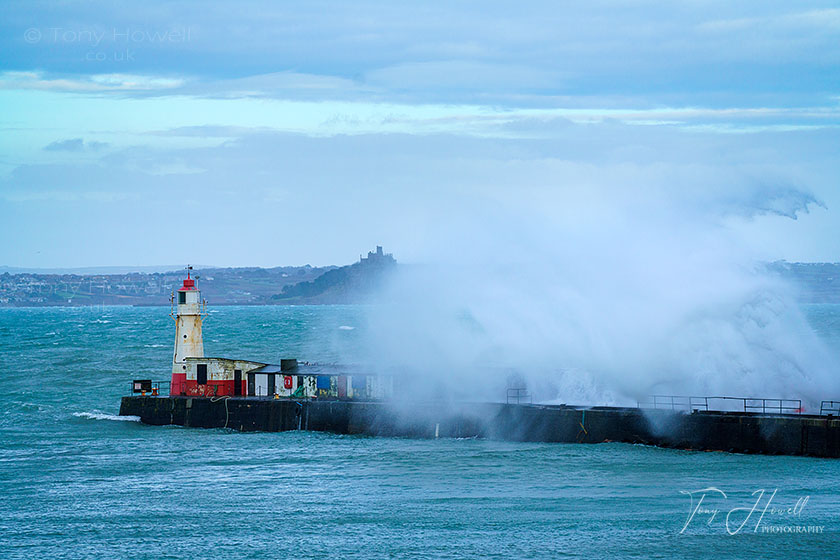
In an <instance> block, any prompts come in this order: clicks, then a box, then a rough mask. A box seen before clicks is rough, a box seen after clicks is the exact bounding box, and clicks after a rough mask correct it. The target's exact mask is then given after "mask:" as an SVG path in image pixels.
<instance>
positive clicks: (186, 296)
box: [169, 266, 204, 395]
mask: <svg viewBox="0 0 840 560" xmlns="http://www.w3.org/2000/svg"><path fill="white" fill-rule="evenodd" d="M190 270H192V267H191V266H188V267H187V278H186V279H185V280H184V285H183V286H181V287H180V288H179V289H178V291H177V292H175V293H174V294H173V306H174V307H175V309H174V318H175V352H174V354H173V356H172V383H171V385H170V386H169V394H170V395H183V394H186V385H187V362H186V360H185V358H201V357H203V356H204V340H203V338H202V336H201V305H202V302H201V292H200V291H199V290H198V288H196V287H195V280H194V279H192V278H190Z"/></svg>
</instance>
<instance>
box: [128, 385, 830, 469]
mask: <svg viewBox="0 0 840 560" xmlns="http://www.w3.org/2000/svg"><path fill="white" fill-rule="evenodd" d="M120 414H121V415H131V416H139V417H140V419H141V421H142V422H144V423H146V424H152V425H168V424H175V425H179V426H189V427H196V428H230V429H234V430H240V431H267V432H279V431H289V430H312V431H325V432H333V433H338V434H365V435H372V436H397V437H416V438H434V437H482V438H490V439H499V440H510V441H535V442H554V443H599V442H607V441H615V442H625V443H643V444H649V445H658V446H662V447H673V448H679V449H699V450H715V451H731V452H738V453H764V454H774V455H810V456H815V457H840V418H837V417H833V416H812V415H771V414H755V413H741V412H713V411H698V412H694V413H690V414H684V413H680V412H673V411H670V410H669V411H665V410H648V409H638V408H615V407H591V408H582V407H570V406H540V405H520V404H500V403H459V404H445V403H417V402H412V403H385V402H355V401H296V400H288V399H280V400H274V399H256V398H239V397H231V398H219V399H210V398H190V397H148V396H147V397H123V399H122V403H121V405H120Z"/></svg>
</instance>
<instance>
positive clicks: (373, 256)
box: [359, 245, 397, 264]
mask: <svg viewBox="0 0 840 560" xmlns="http://www.w3.org/2000/svg"><path fill="white" fill-rule="evenodd" d="M359 262H360V263H362V264H380V263H387V264H391V263H396V262H397V261H396V259H394V254H393V253H383V252H382V245H377V246H376V252H375V253H374V252H373V251H368V254H367V256H366V257H363V256H362V255H359Z"/></svg>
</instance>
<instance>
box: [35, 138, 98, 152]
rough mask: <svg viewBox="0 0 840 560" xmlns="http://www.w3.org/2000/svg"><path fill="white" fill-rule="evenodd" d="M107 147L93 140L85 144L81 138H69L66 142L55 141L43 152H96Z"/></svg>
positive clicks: (45, 147)
mask: <svg viewBox="0 0 840 560" xmlns="http://www.w3.org/2000/svg"><path fill="white" fill-rule="evenodd" d="M106 147H108V143H107V142H97V141H95V140H93V141H91V140H89V141H87V142H85V141H84V140H83V139H82V138H69V139H67V140H56V141H55V142H52V143H50V144H48V145H46V146H44V150H46V151H48V152H83V151H86V150H87V151H97V150H101V149H103V148H106Z"/></svg>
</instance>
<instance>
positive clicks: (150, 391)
mask: <svg viewBox="0 0 840 560" xmlns="http://www.w3.org/2000/svg"><path fill="white" fill-rule="evenodd" d="M169 385H170V382H169V381H152V382H151V384H149V385H145V384H144V385H143V386H138V381H137V380H134V381H132V382H131V383H129V389H128V393H127V395H126V396H129V397H131V396H134V395H137V394H138V393H140V395H141V396H146V397H166V396H169Z"/></svg>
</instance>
